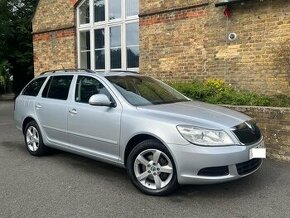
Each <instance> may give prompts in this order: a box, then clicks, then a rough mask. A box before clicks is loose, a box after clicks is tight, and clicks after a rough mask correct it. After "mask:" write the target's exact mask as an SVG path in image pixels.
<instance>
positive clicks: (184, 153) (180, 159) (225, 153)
mask: <svg viewBox="0 0 290 218" xmlns="http://www.w3.org/2000/svg"><path fill="white" fill-rule="evenodd" d="M262 142H263V139H262V140H261V141H259V142H257V143H255V144H252V145H247V146H240V145H237V146H226V147H202V146H196V145H193V144H188V145H186V146H185V145H175V144H169V145H168V146H169V149H170V150H171V154H173V158H174V161H175V165H176V169H177V178H178V182H179V184H212V183H221V182H227V181H231V180H235V179H239V178H242V177H245V176H247V175H249V174H252V173H253V172H255V171H256V170H257V169H258V168H259V167H260V166H261V165H262V160H261V159H256V160H251V161H250V158H249V150H250V149H251V148H254V147H257V146H258V145H260V144H261V143H262ZM251 163H254V165H253V166H250V164H251ZM213 167H214V168H216V167H226V168H227V169H228V171H227V173H226V175H221V176H216V175H211V176H204V175H200V174H199V172H200V170H202V169H205V168H213ZM243 169H246V170H243Z"/></svg>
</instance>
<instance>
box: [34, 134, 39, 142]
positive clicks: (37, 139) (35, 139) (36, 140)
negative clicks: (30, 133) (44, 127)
mask: <svg viewBox="0 0 290 218" xmlns="http://www.w3.org/2000/svg"><path fill="white" fill-rule="evenodd" d="M33 138H34V141H35V142H36V143H39V138H38V136H37V135H36V136H34V137H33Z"/></svg>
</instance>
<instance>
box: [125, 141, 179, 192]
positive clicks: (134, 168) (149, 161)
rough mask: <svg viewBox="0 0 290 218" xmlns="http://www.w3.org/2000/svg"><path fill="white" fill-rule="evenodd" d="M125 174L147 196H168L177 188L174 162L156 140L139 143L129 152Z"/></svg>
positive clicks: (166, 150)
mask: <svg viewBox="0 0 290 218" xmlns="http://www.w3.org/2000/svg"><path fill="white" fill-rule="evenodd" d="M126 166H127V172H128V175H129V176H130V179H131V182H132V183H133V184H134V185H135V186H136V188H137V189H139V190H140V191H141V192H143V193H145V194H148V195H155V196H164V195H169V194H171V193H172V192H174V191H175V190H176V189H177V188H178V186H179V185H178V181H177V173H176V167H175V164H174V160H173V158H172V156H171V154H170V152H169V151H168V149H167V148H166V147H165V146H164V145H163V144H162V143H161V142H160V141H158V140H154V139H149V140H145V141H143V142H140V143H139V144H138V145H136V146H135V147H134V148H133V150H132V151H131V152H130V154H129V156H128V159H127V165H126Z"/></svg>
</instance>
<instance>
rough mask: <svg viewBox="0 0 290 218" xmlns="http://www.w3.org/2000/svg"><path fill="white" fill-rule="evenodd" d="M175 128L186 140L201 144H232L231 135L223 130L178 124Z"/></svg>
mask: <svg viewBox="0 0 290 218" xmlns="http://www.w3.org/2000/svg"><path fill="white" fill-rule="evenodd" d="M177 130H178V131H179V133H180V134H181V135H182V136H183V138H185V139H186V140H187V141H189V142H191V143H193V144H196V145H203V146H222V145H233V144H234V142H233V140H232V139H231V137H230V136H229V135H228V134H227V133H226V132H225V131H223V130H212V129H203V128H199V127H195V126H185V125H178V126H177Z"/></svg>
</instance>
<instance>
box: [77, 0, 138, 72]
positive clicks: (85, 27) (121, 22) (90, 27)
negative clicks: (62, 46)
mask: <svg viewBox="0 0 290 218" xmlns="http://www.w3.org/2000/svg"><path fill="white" fill-rule="evenodd" d="M85 1H86V0H83V1H82V2H80V4H79V6H78V7H77V11H76V13H77V16H76V19H77V21H76V23H77V27H76V28H77V54H78V57H77V58H78V67H80V66H81V49H80V32H83V31H90V49H91V50H90V58H91V69H92V70H95V71H100V72H103V71H109V70H111V66H110V65H111V60H110V58H111V57H110V48H111V47H110V37H109V34H110V30H109V28H110V27H114V26H120V27H121V68H120V69H113V70H133V71H139V68H127V43H126V24H129V23H138V24H139V16H138V15H134V16H129V17H126V9H127V7H126V0H121V18H119V19H114V20H109V7H108V3H109V0H104V2H105V21H102V22H96V23H95V22H94V0H89V5H90V22H89V23H87V24H80V13H79V8H80V5H82V4H83V3H84V2H85ZM95 29H105V69H95V34H94V30H95Z"/></svg>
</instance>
